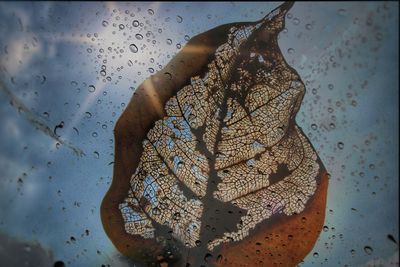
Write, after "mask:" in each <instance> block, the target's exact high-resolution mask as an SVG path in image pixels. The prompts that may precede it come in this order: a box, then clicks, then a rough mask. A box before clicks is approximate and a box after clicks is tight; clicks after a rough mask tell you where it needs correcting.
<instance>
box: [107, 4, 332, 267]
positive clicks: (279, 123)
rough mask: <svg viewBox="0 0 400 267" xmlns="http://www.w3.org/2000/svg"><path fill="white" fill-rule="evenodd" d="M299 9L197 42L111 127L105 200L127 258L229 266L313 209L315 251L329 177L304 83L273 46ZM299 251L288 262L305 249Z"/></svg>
mask: <svg viewBox="0 0 400 267" xmlns="http://www.w3.org/2000/svg"><path fill="white" fill-rule="evenodd" d="M291 5H292V3H285V4H283V5H281V6H280V7H278V8H277V9H275V10H274V11H272V12H271V13H270V14H268V15H267V16H266V17H265V18H263V19H262V20H260V21H257V22H253V23H235V24H229V25H223V26H220V27H218V28H215V29H213V30H211V31H208V32H206V33H203V34H200V35H198V36H196V37H194V38H192V40H191V41H189V43H188V44H187V45H186V46H185V47H184V48H183V50H182V51H181V52H180V53H179V54H178V55H177V56H176V57H175V58H174V59H173V60H171V62H170V63H169V64H168V66H167V67H166V68H165V69H164V70H162V71H160V73H157V74H156V75H154V76H152V77H151V78H150V79H148V80H146V81H145V82H144V83H143V84H142V85H141V86H140V87H139V88H138V89H137V91H136V92H135V94H134V96H133V98H132V100H131V102H130V104H129V105H128V107H127V109H126V110H125V112H124V113H123V114H122V115H121V117H120V119H119V120H118V123H117V126H116V128H115V138H116V151H115V165H114V177H113V183H112V185H111V187H110V190H109V191H108V192H107V195H106V196H105V198H104V200H103V203H102V207H101V216H102V221H103V225H104V228H105V230H106V232H107V234H108V235H109V236H110V238H111V240H112V241H113V243H114V244H115V245H116V247H117V248H118V249H119V250H120V251H121V252H122V253H123V254H125V255H127V256H130V257H132V258H134V259H136V260H138V261H140V262H142V263H145V264H147V265H151V264H152V263H154V262H159V263H160V262H163V263H165V262H169V264H171V265H173V266H185V265H186V262H188V263H190V264H193V265H194V266H197V265H200V264H204V265H218V264H222V263H221V262H223V264H222V266H225V265H228V264H229V262H230V261H229V257H234V258H237V255H239V254H240V253H239V254H232V253H231V252H232V251H237V248H238V246H239V248H240V249H239V250H240V251H243V250H245V249H244V248H245V247H243V244H245V240H253V239H254V237H257V238H259V237H260V233H261V236H262V235H263V234H265V233H266V232H267V231H268V229H265V225H268V226H269V230H271V229H275V228H276V229H278V228H279V231H284V230H285V231H291V230H290V229H292V228H291V226H290V225H292V226H293V225H296V223H297V221H298V220H296V219H295V218H296V217H297V216H298V215H299V214H306V213H307V215H309V216H314V217H315V218H313V223H312V224H309V227H312V228H313V232H314V233H317V234H316V235H315V234H314V235H309V237H308V238H307V237H306V238H305V239H304V240H303V241H305V244H307V246H306V247H305V250H304V252H305V253H308V251H309V250H310V249H311V248H312V246H313V244H314V243H315V241H316V239H317V237H318V233H319V231H320V229H321V227H322V224H323V219H324V208H325V207H324V206H325V198H326V187H327V182H326V174H325V173H326V172H325V168H324V167H323V165H322V163H321V161H320V160H319V159H318V156H317V154H316V153H315V151H314V149H313V147H312V145H311V144H310V143H309V141H308V139H307V138H306V137H305V136H304V134H303V133H302V131H301V129H300V128H299V127H298V126H297V125H296V123H295V115H296V113H297V111H298V110H299V108H300V104H301V101H302V98H303V96H304V92H305V87H304V84H303V82H302V81H301V79H300V77H299V75H298V74H297V72H296V71H295V70H294V69H292V68H291V67H290V66H289V65H288V64H287V63H286V61H285V59H284V58H283V56H282V54H281V52H280V50H279V47H278V43H277V35H278V33H279V32H280V31H281V30H282V29H283V28H284V18H285V14H286V12H287V11H288V10H289V8H290V7H291ZM321 181H322V182H323V184H324V185H326V186H320V187H318V183H320V182H321ZM324 181H325V182H324ZM316 192H317V193H316ZM317 194H318V195H319V198H318V199H316V195H317ZM313 203H314V204H313ZM314 208H315V209H318V214H317V216H315V215H314V213H313V212H314ZM309 212H311V213H310V214H308V213H309ZM260 229H262V231H261V232H260ZM282 229H283V230H282ZM288 229H289V230H288ZM296 236H297V235H296ZM296 238H297V239H296V240H300V239H298V237H296ZM277 242H278V241H277V240H275V241H270V242H267V241H266V244H267V245H269V246H271V245H273V244H276V243H277ZM299 242H300V241H299ZM260 244H261V243H260ZM292 244H295V243H292ZM250 247H251V246H247V249H248V248H250ZM288 247H291V246H288ZM293 247H296V246H293ZM258 251H260V250H259V249H258ZM220 253H222V254H220ZM278 254H279V253H278ZM298 254H299V255H298V256H296V257H292V258H295V259H294V260H290V261H289V260H287V261H286V263H289V262H290V263H293V264H297V263H298V262H299V261H300V260H301V259H302V257H304V256H305V255H306V254H304V253H298ZM217 255H219V256H220V257H217ZM227 255H230V256H229V257H227ZM184 257H187V258H186V259H185V258H184ZM213 257H214V259H213ZM224 257H225V258H224ZM215 259H216V260H215ZM235 262H241V264H248V266H254V263H255V262H254V261H252V260H250V259H249V258H247V257H245V255H243V257H242V258H239V259H236V260H235ZM252 264H253V265H252ZM265 264H266V263H265ZM265 264H264V265H265ZM264 265H263V266H264ZM236 266H237V265H236ZM265 266H267V265H265Z"/></svg>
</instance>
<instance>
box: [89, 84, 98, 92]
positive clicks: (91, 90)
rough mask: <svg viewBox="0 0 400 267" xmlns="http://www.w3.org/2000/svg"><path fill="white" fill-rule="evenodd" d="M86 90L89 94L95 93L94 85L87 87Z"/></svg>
mask: <svg viewBox="0 0 400 267" xmlns="http://www.w3.org/2000/svg"><path fill="white" fill-rule="evenodd" d="M88 90H89V92H91V93H93V92H94V91H96V87H94V85H89V87H88Z"/></svg>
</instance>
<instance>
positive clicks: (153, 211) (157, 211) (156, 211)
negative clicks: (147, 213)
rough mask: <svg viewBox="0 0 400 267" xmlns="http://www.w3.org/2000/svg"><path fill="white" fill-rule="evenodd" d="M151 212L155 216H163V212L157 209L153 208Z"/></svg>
mask: <svg viewBox="0 0 400 267" xmlns="http://www.w3.org/2000/svg"><path fill="white" fill-rule="evenodd" d="M151 212H152V214H153V215H156V216H157V215H160V214H161V210H160V209H159V208H157V207H155V208H153V209H152V211H151Z"/></svg>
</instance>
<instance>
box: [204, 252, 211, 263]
mask: <svg viewBox="0 0 400 267" xmlns="http://www.w3.org/2000/svg"><path fill="white" fill-rule="evenodd" d="M211 259H212V255H211V254H210V253H207V254H206V255H205V256H204V261H205V262H208V261H209V260H211Z"/></svg>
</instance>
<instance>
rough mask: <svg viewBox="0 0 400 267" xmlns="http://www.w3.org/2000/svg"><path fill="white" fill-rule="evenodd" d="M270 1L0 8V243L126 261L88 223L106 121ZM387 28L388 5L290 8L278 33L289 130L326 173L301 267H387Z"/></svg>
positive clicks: (106, 174) (394, 163)
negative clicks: (290, 107) (295, 80)
mask: <svg viewBox="0 0 400 267" xmlns="http://www.w3.org/2000/svg"><path fill="white" fill-rule="evenodd" d="M278 5H279V3H278V2H276V3H273V2H269V3H263V2H254V3H252V2H240V3H238V2H216V3H214V2H209V3H200V2H196V3H190V2H187V3H185V2H183V3H156V2H149V3H128V2H122V3H100V2H96V3H88V2H86V3H83V2H82V3H80V2H75V3H55V2H34V3H30V2H18V3H9V2H1V3H0V81H1V84H0V85H1V86H0V87H1V88H0V103H1V106H0V111H1V112H0V118H1V122H2V127H1V128H0V138H1V140H2V141H1V142H0V233H3V234H7V235H8V236H11V237H13V238H15V239H16V240H23V241H24V242H28V241H29V242H33V241H34V240H36V241H37V242H39V243H40V244H41V246H42V247H43V248H44V250H50V251H51V253H52V254H51V255H52V256H51V257H52V260H54V261H55V260H63V261H64V262H66V263H68V264H67V266H100V265H101V264H112V266H129V264H130V265H132V264H133V263H128V262H127V261H125V260H123V259H121V258H120V257H119V256H118V253H117V252H116V251H115V249H114V248H113V246H112V244H111V242H110V241H109V240H108V238H107V236H106V235H105V233H104V231H103V229H102V226H101V222H100V216H99V205H100V202H101V200H102V198H103V196H104V193H105V192H106V190H107V189H108V186H109V183H110V181H111V176H112V161H113V147H114V144H113V133H112V130H113V127H114V123H115V121H116V120H117V119H118V117H119V115H120V114H121V112H122V111H123V109H124V107H125V106H126V104H127V103H128V101H129V99H130V97H131V95H132V94H133V90H134V88H136V87H137V86H138V85H139V84H140V83H141V82H142V81H143V80H144V79H146V78H147V77H148V76H149V75H151V73H152V70H151V69H154V70H155V71H157V70H159V69H160V66H161V67H162V66H165V64H166V63H167V62H168V61H169V59H170V58H172V57H173V55H174V54H175V53H176V52H178V51H179V47H182V46H183V45H184V44H185V43H186V42H187V40H188V38H190V37H192V36H195V35H196V34H198V33H201V32H203V31H206V30H208V29H210V28H213V27H215V26H218V25H221V24H225V23H230V22H238V21H253V20H258V19H260V18H261V17H263V16H264V15H266V14H267V13H268V12H269V11H270V10H272V9H273V8H275V7H276V6H278ZM149 9H151V10H152V11H153V12H151V11H150V12H149ZM398 19H399V14H398V3H395V2H346V3H343V2H330V3H322V2H316V3H315V2H313V3H311V2H310V3H307V2H299V3H295V5H294V6H293V8H292V10H291V11H290V14H288V16H287V21H286V28H287V31H284V32H282V33H281V34H280V36H279V45H280V47H281V50H282V53H283V55H284V56H285V58H286V59H287V61H288V63H289V64H290V65H292V66H293V67H294V68H295V69H296V70H297V71H298V73H299V74H300V76H301V78H302V79H303V81H304V83H305V84H306V89H307V93H306V96H305V98H304V100H303V104H302V108H301V110H300V112H299V114H298V116H297V122H298V124H299V125H300V126H301V127H302V128H303V130H304V132H305V133H306V135H307V136H308V137H309V138H310V140H311V142H312V144H313V145H314V147H315V148H316V150H317V151H318V153H319V155H320V157H321V159H322V161H323V162H324V164H325V166H326V168H327V169H328V171H329V173H330V174H331V179H330V185H329V192H328V205H327V212H326V222H325V225H326V226H327V227H328V230H327V231H326V232H325V231H324V232H322V234H321V236H320V238H319V241H318V243H317V244H316V246H315V248H314V250H313V252H312V253H311V254H310V255H309V257H307V258H306V259H305V260H304V263H303V264H302V266H320V265H323V266H344V265H345V264H347V265H348V266H373V265H374V264H375V265H378V264H382V265H383V266H395V265H391V262H393V261H394V262H397V265H398V245H396V244H394V243H393V242H392V241H390V240H389V239H388V238H387V235H388V234H391V235H392V236H394V237H395V238H396V240H397V242H398V239H397V237H398V222H399V215H398V205H399V202H398V182H399V181H398V179H399V176H398V157H399V151H398V130H399V128H398V126H399V125H398V115H399V114H398V104H399V103H398V94H399V92H398V88H399V84H398V56H399V55H398ZM134 20H137V21H138V22H139V25H138V27H134V26H132V23H133V21H134ZM121 25H122V26H121ZM137 34H140V35H142V36H143V38H142V39H141V38H140V36H139V35H137ZM131 44H134V45H135V46H136V47H137V48H138V51H137V52H136V53H134V52H132V51H131V50H130V48H129V47H130V45H131ZM103 69H104V71H105V76H103V74H104V73H101V70H103ZM108 77H109V78H108ZM10 103H13V105H11V104H10ZM61 122H63V125H64V126H63V128H58V129H57V132H56V133H57V135H58V136H60V137H59V139H58V140H57V139H56V138H55V137H56V136H55V135H54V134H53V135H52V134H51V133H49V131H48V129H50V130H51V131H52V130H53V129H54V127H55V126H56V125H59V124H60V123H61ZM46 126H47V127H48V129H47V130H46ZM51 131H50V132H51ZM57 143H60V144H57ZM339 143H343V148H342V146H341V145H339ZM339 147H340V148H339ZM72 148H73V149H75V152H76V151H82V152H83V153H84V154H81V155H77V153H75V152H74V150H73V149H72ZM78 154H79V153H78ZM86 230H89V234H88V235H87V234H86ZM72 236H73V237H74V238H75V239H76V241H71V237H72ZM67 241H68V242H67ZM366 246H369V247H371V248H372V249H373V252H372V253H370V254H367V253H366V251H365V249H364V248H365V247H366ZM314 252H317V253H318V257H317V256H313V254H314Z"/></svg>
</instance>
